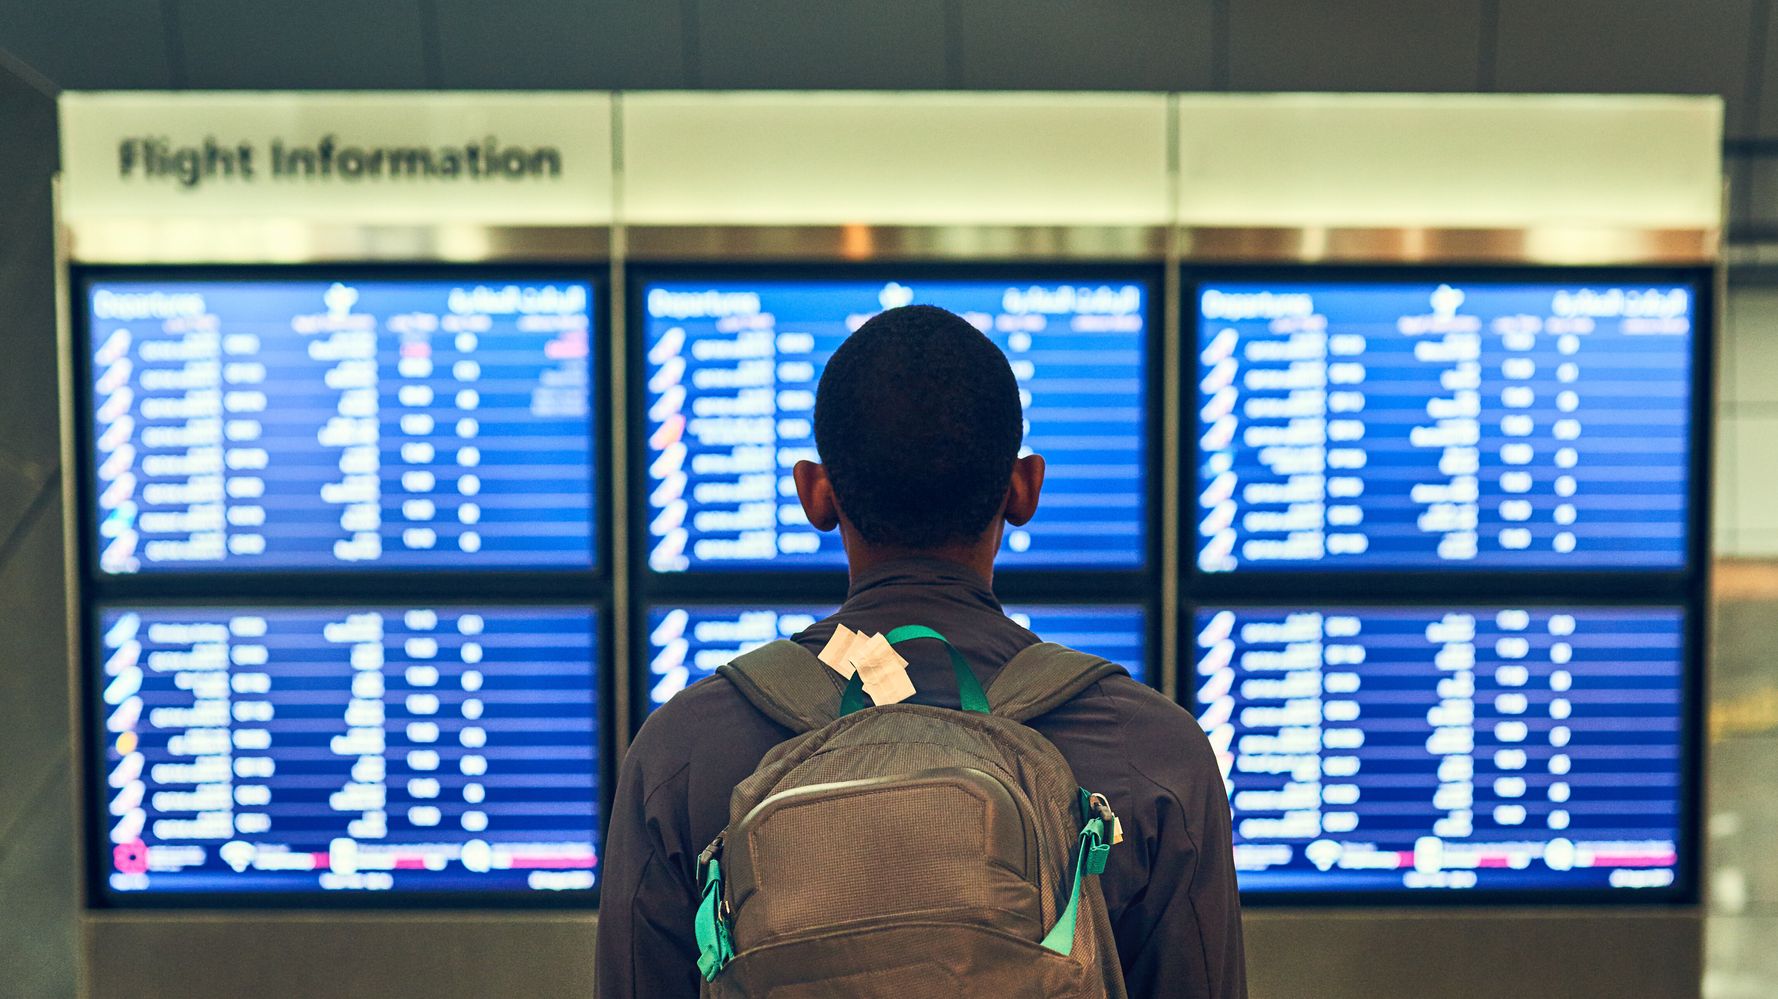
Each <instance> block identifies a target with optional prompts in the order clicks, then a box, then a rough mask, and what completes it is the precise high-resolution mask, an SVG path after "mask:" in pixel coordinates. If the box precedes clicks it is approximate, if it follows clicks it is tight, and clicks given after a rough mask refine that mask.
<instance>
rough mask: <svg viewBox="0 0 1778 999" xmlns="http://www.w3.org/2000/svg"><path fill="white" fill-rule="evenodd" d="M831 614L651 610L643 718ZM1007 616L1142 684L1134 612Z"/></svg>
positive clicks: (1143, 638)
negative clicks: (725, 668)
mask: <svg viewBox="0 0 1778 999" xmlns="http://www.w3.org/2000/svg"><path fill="white" fill-rule="evenodd" d="M832 612H833V608H831V607H815V606H808V607H792V608H784V609H776V610H774V609H771V608H768V607H761V606H759V605H739V604H731V605H723V606H704V605H687V606H683V607H654V608H651V609H650V610H649V613H648V675H647V676H646V677H644V678H642V680H641V682H642V683H643V684H645V685H646V688H647V691H648V705H647V706H648V710H649V711H653V710H654V709H655V708H658V707H660V706H661V705H663V704H665V703H667V699H668V698H670V697H672V696H673V695H674V694H677V693H679V692H680V691H681V690H684V689H685V688H686V687H687V686H690V685H691V684H693V683H696V682H697V681H699V680H702V679H703V678H704V677H707V676H709V675H710V674H712V673H715V672H716V667H718V666H721V665H722V664H724V663H727V662H730V661H731V660H733V659H734V658H735V657H736V656H739V655H740V654H741V653H743V652H748V651H751V650H753V649H756V648H758V647H759V646H761V645H764V644H766V643H767V642H771V641H775V640H777V639H780V638H794V637H795V636H796V635H797V634H798V633H799V632H801V631H802V630H803V629H805V628H807V627H809V626H810V625H812V624H814V623H815V622H816V621H819V620H821V619H822V618H824V617H826V616H827V615H828V614H831V613H832ZM1006 615H1007V616H1008V617H1010V618H1012V619H1013V620H1014V621H1017V622H1018V623H1019V624H1020V625H1022V626H1023V627H1025V628H1027V629H1029V630H1030V631H1033V632H1035V633H1036V634H1037V636H1038V637H1039V638H1042V639H1043V640H1044V641H1046V642H1056V643H1059V644H1061V645H1066V646H1068V647H1069V648H1073V649H1078V650H1080V651H1082V652H1089V653H1092V654H1093V655H1096V656H1099V657H1101V658H1104V659H1109V660H1111V661H1112V662H1114V663H1117V664H1118V665H1119V666H1122V667H1123V668H1124V669H1126V670H1128V671H1129V672H1130V675H1131V676H1132V677H1134V678H1136V680H1137V682H1139V683H1146V682H1148V675H1147V672H1146V659H1147V655H1146V649H1147V635H1148V629H1147V625H1146V623H1145V620H1144V618H1145V615H1144V614H1143V612H1142V609H1141V608H1140V607H1126V606H1079V605H1073V604H1059V605H1053V604H1026V605H1022V606H1017V607H1008V608H1006Z"/></svg>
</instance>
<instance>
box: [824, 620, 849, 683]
mask: <svg viewBox="0 0 1778 999" xmlns="http://www.w3.org/2000/svg"><path fill="white" fill-rule="evenodd" d="M856 637H858V633H857V632H855V631H853V630H852V629H850V628H848V627H846V626H845V625H843V624H836V625H834V628H833V637H832V638H830V639H828V640H827V644H826V645H824V646H822V647H821V655H819V656H817V657H816V658H818V659H820V660H821V661H822V662H824V663H826V664H827V665H828V667H829V668H830V669H832V670H833V671H834V672H835V673H838V674H839V675H841V676H843V677H845V678H847V679H848V680H849V679H851V678H852V667H851V665H850V664H849V663H847V662H846V652H847V651H848V650H849V649H851V648H852V640H853V639H854V638H856Z"/></svg>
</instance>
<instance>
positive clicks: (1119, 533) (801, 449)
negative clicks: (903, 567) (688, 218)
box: [643, 280, 1149, 572]
mask: <svg viewBox="0 0 1778 999" xmlns="http://www.w3.org/2000/svg"><path fill="white" fill-rule="evenodd" d="M1147 300H1148V293H1147V289H1146V287H1145V286H1143V285H1141V284H1133V283H1127V282H1116V283H1109V284H1107V283H1101V282H1094V283H1086V284H1073V283H1055V282H1051V283H1036V284H1033V283H1024V282H1020V283H1013V282H1007V281H999V282H988V281H974V282H963V281H954V280H953V281H913V282H906V283H903V282H889V283H887V284H885V283H883V282H880V281H876V282H867V281H803V282H791V281H754V282H748V283H744V284H743V283H736V282H727V283H724V282H716V283H690V282H673V283H658V284H652V285H648V286H647V287H646V288H645V289H644V292H643V302H644V320H645V321H644V328H643V344H644V348H643V349H644V352H645V356H646V376H645V377H646V384H645V387H644V393H643V395H644V405H645V407H646V416H647V418H646V426H645V428H644V429H645V432H646V434H647V438H646V439H647V451H646V456H645V460H644V461H643V468H644V472H643V475H644V477H645V482H644V489H645V490H646V498H647V502H646V516H647V520H648V523H647V525H646V528H645V529H646V539H647V544H648V546H649V551H648V564H649V567H650V568H652V569H653V570H655V571H657V572H679V571H684V570H720V569H764V568H771V569H782V568H792V569H794V568H808V567H829V568H838V567H840V566H843V565H844V564H845V553H844V551H842V549H841V546H840V537H839V534H838V533H837V532H834V533H828V534H822V533H820V532H818V531H816V530H815V529H814V528H812V527H810V526H809V522H808V519H807V518H806V517H805V516H804V515H803V511H802V507H801V505H800V504H799V503H798V502H797V498H796V491H795V485H794V483H793V482H792V481H791V474H790V473H791V468H792V467H793V466H794V465H795V464H796V462H797V461H798V460H800V459H805V458H807V459H810V460H818V459H817V457H816V453H815V436H814V415H815V389H816V384H817V382H818V380H819V379H820V377H821V370H822V367H823V366H824V365H825V364H826V362H827V359H828V358H829V357H831V356H832V355H833V352H834V350H835V349H836V348H837V347H839V345H840V343H841V342H842V341H843V340H845V339H846V337H847V336H849V335H850V334H851V333H852V331H853V330H856V329H857V328H858V327H859V326H860V325H862V324H863V323H864V322H865V321H866V320H867V319H869V318H870V317H871V316H873V315H875V314H876V313H878V312H880V311H882V310H883V309H886V308H890V307H893V306H899V305H907V304H912V303H921V304H930V305H938V306H942V307H944V308H947V309H950V310H951V311H953V312H956V313H958V314H959V315H962V316H963V317H964V318H966V319H968V320H969V321H970V322H971V323H973V324H974V325H975V326H976V327H977V328H978V329H980V330H981V331H982V332H983V333H985V334H987V335H988V336H989V337H990V338H991V339H993V341H994V342H995V344H997V345H998V346H999V347H1000V348H1001V349H1002V350H1003V351H1005V352H1006V354H1007V357H1008V358H1009V359H1010V360H1011V362H1012V368H1013V372H1014V374H1015V375H1016V376H1017V378H1018V384H1019V391H1020V395H1021V397H1022V399H1023V401H1024V405H1025V417H1026V424H1027V429H1026V434H1025V450H1026V452H1033V451H1034V452H1037V453H1039V454H1042V455H1043V456H1044V458H1045V459H1046V460H1047V462H1048V467H1049V473H1048V477H1047V479H1046V481H1045V485H1044V490H1043V500H1042V503H1041V505H1040V507H1039V510H1038V513H1037V516H1036V518H1035V519H1034V520H1032V521H1031V522H1030V524H1028V525H1026V526H1025V527H1021V528H1008V530H1007V531H1006V536H1005V544H1004V548H1003V550H1002V552H1001V555H1000V565H1001V566H1002V567H1003V568H1005V569H1009V570H1017V569H1022V568H1070V569H1080V568H1092V569H1108V568H1109V569H1117V568H1135V567H1139V566H1140V565H1142V564H1143V562H1144V556H1145V552H1146V550H1147V543H1148V542H1147V539H1148V526H1147V512H1146V508H1147V502H1146V494H1147V486H1146V484H1145V482H1146V479H1145V474H1144V468H1145V465H1146V461H1147V448H1148V444H1147V436H1148V435H1147V429H1146V415H1145V414H1146V413H1147V407H1148V405H1149V400H1148V394H1147V388H1146V382H1147V376H1146V368H1145V362H1146V357H1145V354H1146V346H1145V345H1146V342H1147V332H1146V309H1147ZM909 402H910V404H912V405H918V400H909Z"/></svg>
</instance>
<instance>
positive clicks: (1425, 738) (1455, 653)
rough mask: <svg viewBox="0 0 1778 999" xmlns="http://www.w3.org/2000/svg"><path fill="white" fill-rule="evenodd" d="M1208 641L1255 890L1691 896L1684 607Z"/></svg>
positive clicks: (1208, 621)
mask: <svg viewBox="0 0 1778 999" xmlns="http://www.w3.org/2000/svg"><path fill="white" fill-rule="evenodd" d="M1193 637H1194V638H1195V642H1194V646H1195V649H1194V651H1195V654H1196V655H1195V661H1196V668H1195V671H1194V673H1193V675H1192V676H1191V678H1190V679H1191V685H1192V689H1193V691H1194V693H1195V694H1196V697H1197V704H1198V720H1199V723H1200V724H1201V725H1202V726H1203V728H1204V730H1205V732H1206V733H1207V734H1208V735H1209V736H1210V741H1211V745H1212V746H1213V747H1214V749H1215V751H1216V754H1217V757H1218V761H1219V763H1220V764H1221V767H1222V772H1223V775H1224V778H1225V780H1226V782H1227V784H1228V789H1229V796H1230V804H1231V805H1232V807H1233V811H1234V838H1235V866H1236V869H1237V871H1238V876H1239V879H1240V883H1241V887H1242V890H1243V891H1246V892H1250V893H1261V894H1263V893H1267V892H1330V893H1331V892H1364V891H1376V890H1396V891H1413V890H1419V891H1441V890H1463V891H1487V890H1546V889H1547V890H1562V889H1591V890H1603V889H1623V890H1626V891H1627V890H1631V889H1661V888H1667V887H1669V886H1671V885H1673V884H1674V882H1675V879H1676V877H1677V876H1678V872H1679V854H1678V849H1679V847H1678V841H1679V834H1680V832H1679V831H1680V825H1681V821H1682V820H1681V802H1682V801H1683V800H1684V789H1683V777H1682V773H1683V769H1682V760H1681V748H1682V744H1683V743H1682V718H1683V711H1684V705H1683V701H1684V696H1683V692H1682V675H1683V665H1682V664H1683V662H1684V658H1685V657H1684V654H1683V650H1684V637H1683V614H1682V612H1681V611H1680V610H1679V609H1678V608H1676V607H1655V608H1646V607H1644V608H1597V607H1595V608H1563V609H1550V608H1537V607H1526V608H1517V609H1515V608H1502V607H1490V608H1451V609H1447V608H1430V607H1424V608H1377V607H1347V608H1329V609H1320V610H1310V609H1283V608H1270V607H1267V608H1227V609H1203V610H1200V611H1198V612H1197V615H1196V627H1195V628H1194V629H1193Z"/></svg>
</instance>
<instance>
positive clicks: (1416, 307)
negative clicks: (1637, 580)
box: [1192, 282, 1694, 572]
mask: <svg viewBox="0 0 1778 999" xmlns="http://www.w3.org/2000/svg"><path fill="white" fill-rule="evenodd" d="M1693 306H1694V302H1693V291H1692V289H1691V288H1689V287H1686V286H1674V285H1660V286H1655V287H1646V286H1606V285H1576V284H1536V285H1532V284H1499V283H1494V284H1488V283H1465V284H1438V283H1436V282H1426V283H1418V284H1360V283H1343V284H1290V283H1273V284H1216V285H1211V286H1206V287H1204V288H1202V289H1200V291H1199V294H1198V316H1199V320H1198V343H1197V357H1198V363H1197V366H1196V375H1195V377H1194V378H1193V379H1192V380H1193V381H1194V382H1195V383H1196V385H1197V393H1196V405H1195V409H1196V412H1197V415H1198V420H1197V424H1196V431H1195V435H1196V439H1197V440H1196V443H1197V477H1196V488H1195V489H1194V490H1193V493H1194V494H1195V496H1196V500H1195V503H1194V506H1193V509H1195V511H1196V516H1195V518H1194V521H1195V528H1196V529H1195V532H1194V533H1195V534H1196V535H1197V546H1198V548H1197V564H1198V567H1199V569H1200V570H1202V571H1204V572H1230V571H1253V570H1268V569H1272V570H1278V569H1325V570H1338V569H1346V568H1351V569H1431V568H1456V567H1474V568H1483V569H1495V570H1511V569H1540V570H1552V569H1566V570H1596V569H1680V568H1683V567H1684V565H1685V559H1686V542H1687V516H1688V515H1687V502H1686V499H1687V493H1688V490H1689V488H1690V483H1689V468H1690V464H1691V447H1692V440H1691V434H1690V429H1689V428H1690V422H1691V418H1692V408H1693V400H1692V389H1691V384H1692V378H1693V372H1692V350H1693V336H1692V334H1693Z"/></svg>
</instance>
